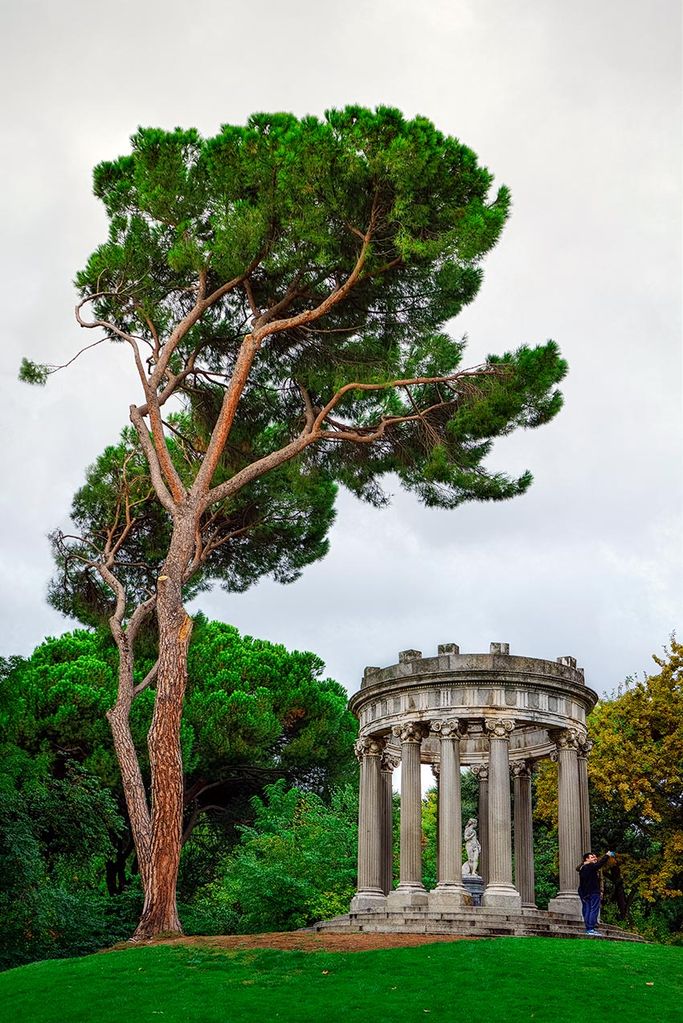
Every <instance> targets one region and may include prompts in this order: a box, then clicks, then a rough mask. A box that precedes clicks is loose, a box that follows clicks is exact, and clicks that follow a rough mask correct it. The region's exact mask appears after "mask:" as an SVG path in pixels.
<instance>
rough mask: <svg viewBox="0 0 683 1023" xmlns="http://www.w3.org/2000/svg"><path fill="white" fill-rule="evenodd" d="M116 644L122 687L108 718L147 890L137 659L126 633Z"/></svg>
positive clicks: (147, 847) (146, 828) (146, 819)
mask: <svg viewBox="0 0 683 1023" xmlns="http://www.w3.org/2000/svg"><path fill="white" fill-rule="evenodd" d="M116 643H117V646H118V650H119V686H118V693H117V697H116V703H115V704H114V706H113V707H112V708H111V709H110V710H108V711H107V718H108V720H109V725H110V727H111V734H112V737H113V740H114V750H115V752H116V758H117V760H118V762H119V769H120V771H121V783H122V785H123V794H124V797H125V800H126V809H127V811H128V819H129V821H130V830H131V834H132V836H133V842H134V844H135V851H136V853H137V857H138V866H139V870H140V878H141V880H142V889H143V891H146V890H147V882H148V877H149V862H150V850H151V838H152V835H151V826H150V819H149V809H148V806H147V794H146V792H145V785H144V782H143V780H142V772H141V771H140V764H139V762H138V755H137V751H136V749H135V745H134V743H133V736H132V735H131V731H130V708H131V703H132V701H133V656H132V653H131V650H130V649H129V643H128V637H127V636H126V634H125V633H121V634H119V635H118V636H117V637H116Z"/></svg>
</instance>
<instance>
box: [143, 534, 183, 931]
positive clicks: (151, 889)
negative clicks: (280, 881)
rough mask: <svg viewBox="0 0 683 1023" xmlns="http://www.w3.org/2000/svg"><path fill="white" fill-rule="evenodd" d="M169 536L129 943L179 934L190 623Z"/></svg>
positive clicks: (179, 547) (178, 558)
mask: <svg viewBox="0 0 683 1023" xmlns="http://www.w3.org/2000/svg"><path fill="white" fill-rule="evenodd" d="M174 533H175V536H174V540H175V541H176V542H175V543H174V542H173V541H172V542H171V547H170V550H169V555H168V558H167V559H166V565H165V572H168V574H164V573H162V574H161V575H160V576H159V579H158V584H157V619H158V623H159V671H158V675H157V683H156V699H155V701H154V714H153V716H152V724H151V726H150V729H149V733H148V736H147V745H148V749H149V763H150V770H151V782H152V812H151V822H152V823H151V848H150V861H149V878H148V883H147V885H146V886H145V902H144V906H143V910H142V916H141V918H140V922H139V924H138V927H137V930H136V931H135V934H134V936H133V940H141V939H146V938H151V937H154V936H155V935H157V934H162V933H172V934H180V933H182V928H181V925H180V919H179V917H178V910H177V906H176V883H177V879H178V867H179V863H180V849H181V836H182V820H183V763H182V753H181V747H180V723H181V719H182V712H183V702H184V697H185V688H186V684H187V651H188V647H189V643H190V634H191V632H192V619H191V618H190V617H189V615H188V614H187V613H186V611H185V609H184V607H183V602H182V582H181V580H182V570H183V568H184V564H185V563H186V561H185V557H184V556H183V555H186V552H187V541H188V531H187V530H185V529H182V527H181V528H178V525H176V529H175V530H174ZM189 535H190V536H191V535H192V534H191V533H190V534H189ZM183 540H185V543H183ZM171 570H172V571H173V576H171Z"/></svg>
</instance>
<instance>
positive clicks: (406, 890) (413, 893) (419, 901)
mask: <svg viewBox="0 0 683 1023" xmlns="http://www.w3.org/2000/svg"><path fill="white" fill-rule="evenodd" d="M428 903H429V896H428V895H427V889H426V888H425V887H424V885H399V886H398V888H395V889H394V891H393V892H389V894H388V895H387V909H388V910H391V911H394V910H401V909H413V908H415V907H418V906H426V905H427V904H428Z"/></svg>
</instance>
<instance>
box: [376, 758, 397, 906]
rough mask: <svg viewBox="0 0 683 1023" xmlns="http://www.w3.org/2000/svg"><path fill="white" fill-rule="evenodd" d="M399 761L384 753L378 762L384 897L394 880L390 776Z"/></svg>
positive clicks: (392, 812)
mask: <svg viewBox="0 0 683 1023" xmlns="http://www.w3.org/2000/svg"><path fill="white" fill-rule="evenodd" d="M399 763H400V760H399V758H398V757H395V756H392V755H391V754H390V753H387V752H386V751H385V752H384V753H383V754H382V757H381V760H380V773H381V776H382V782H381V785H382V793H381V801H382V808H381V813H380V828H381V836H380V844H381V862H382V890H383V892H384V894H385V895H388V894H389V892H390V891H391V888H392V885H393V879H394V857H393V852H394V849H393V845H394V799H393V787H392V776H393V773H394V770H395V769H396V768H397V767H398V765H399Z"/></svg>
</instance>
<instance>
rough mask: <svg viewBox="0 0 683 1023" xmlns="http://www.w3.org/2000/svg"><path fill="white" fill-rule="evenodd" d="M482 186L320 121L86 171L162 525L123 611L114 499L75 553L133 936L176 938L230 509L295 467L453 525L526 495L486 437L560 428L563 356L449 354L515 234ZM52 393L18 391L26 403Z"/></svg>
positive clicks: (386, 131) (455, 162)
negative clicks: (198, 654) (464, 364)
mask: <svg viewBox="0 0 683 1023" xmlns="http://www.w3.org/2000/svg"><path fill="white" fill-rule="evenodd" d="M491 183H492V177H491V175H490V174H489V172H488V171H487V170H485V169H484V168H482V167H480V166H479V165H478V163H477V160H476V157H475V154H474V153H473V152H472V151H471V150H469V149H467V147H465V146H463V145H462V144H461V143H459V142H458V141H457V140H455V139H452V138H448V137H445V136H443V135H442V134H441V133H439V132H438V131H436V129H435V128H434V126H433V125H432V124H431V123H430V122H429V121H427V120H426V119H424V118H416V119H414V120H412V121H406V120H405V119H404V118H403V117H402V115H401V114H400V113H399V112H398V111H396V110H392V109H388V108H380V109H378V110H377V111H376V112H372V111H369V110H365V109H362V108H358V107H349V108H346V109H345V110H342V111H330V112H328V113H327V114H326V116H325V118H324V120H319V119H317V118H314V117H305V118H303V119H301V120H297V119H296V118H294V117H293V116H291V115H288V114H278V115H255V116H253V117H252V118H250V120H249V122H248V123H247V125H246V126H245V127H235V126H230V125H226V126H224V128H223V129H222V130H221V132H220V133H219V134H218V135H217V136H216V137H215V138H212V139H207V140H202V139H201V138H200V137H199V135H198V134H197V133H196V132H195V131H181V130H176V131H174V132H163V131H160V130H155V129H141V130H139V131H138V132H137V133H136V135H135V136H134V137H133V140H132V152H131V154H130V155H128V156H125V157H122V158H121V159H119V160H116V161H114V162H108V163H103V164H100V165H99V166H98V167H97V168H96V170H95V193H96V195H97V196H98V197H99V198H101V199H102V201H103V203H104V205H105V208H106V211H107V214H108V216H109V221H110V232H109V239H108V241H107V242H105V243H104V244H103V245H102V246H100V247H99V248H98V249H97V250H96V251H95V252H94V253H93V255H92V256H91V258H90V260H89V262H88V265H87V266H86V268H85V269H84V270H83V271H82V272H81V273H80V274H79V275H78V277H77V285H78V288H79V290H80V293H81V301H80V303H79V305H78V307H77V318H78V321H79V323H81V325H82V326H84V327H86V328H90V329H95V330H100V331H102V334H103V338H109V339H111V340H114V341H118V342H124V343H125V344H127V345H128V346H129V348H130V351H131V354H132V357H133V360H134V363H135V366H136V368H137V371H138V376H139V380H140V386H141V390H142V396H141V401H140V402H139V403H138V404H134V405H131V408H130V417H131V422H132V424H133V426H134V428H135V430H136V432H137V436H138V441H139V444H140V447H141V449H142V451H143V452H144V455H145V459H146V461H147V465H148V470H149V480H150V482H151V485H152V486H153V488H154V492H155V495H156V497H157V498H158V500H159V502H160V504H161V505H162V507H163V509H164V511H165V512H166V515H167V516H168V518H169V523H170V524H169V541H168V547H167V549H166V556H165V558H164V561H163V564H162V566H161V571H160V572H159V574H158V575H157V577H156V580H155V585H154V590H153V592H151V593H149V595H147V596H146V597H145V598H144V599H143V600H141V601H140V602H138V603H137V604H136V605H135V606H133V602H132V601H130V600H129V598H128V596H127V593H126V588H125V582H124V577H125V576H124V577H122V575H121V573H120V572H119V564H118V560H117V559H118V557H119V554H120V552H121V551H122V549H123V545H124V544H125V541H126V539H127V537H128V536H129V535H130V533H131V531H132V530H133V529H134V528H135V523H134V521H133V519H134V516H133V515H131V507H132V504H133V501H131V500H129V499H128V498H127V497H126V490H127V488H126V487H124V496H123V498H122V501H121V502H119V503H115V507H117V508H119V509H120V510H119V511H118V513H117V517H116V522H115V524H114V525H113V528H110V529H108V530H107V531H106V534H105V536H104V542H103V543H102V541H101V539H100V541H99V542H96V541H93V538H91V537H81V538H80V539H79V540H76V541H75V543H76V544H77V545H78V544H81V543H84V542H87V544H88V546H89V549H90V550H91V551H92V554H91V559H90V560H91V562H92V565H93V566H94V567H95V568H96V569H97V571H98V572H99V573H100V575H101V577H102V579H103V581H104V583H105V584H106V585H107V586H109V587H110V589H111V590H112V592H113V593H114V595H115V610H114V613H113V614H112V616H111V618H110V623H111V628H112V632H113V635H114V638H115V640H116V643H117V646H118V650H119V661H120V669H119V671H120V674H119V689H118V696H117V700H116V703H115V705H114V706H113V707H112V708H111V710H110V711H109V720H110V723H111V726H112V730H113V733H114V736H115V743H116V749H117V756H118V759H119V763H120V765H121V772H122V778H123V786H124V791H125V793H126V801H127V804H128V811H129V817H130V820H131V826H132V829H133V835H134V839H135V845H136V849H137V854H138V859H139V861H140V867H141V874H142V879H143V885H144V889H145V906H144V909H143V914H142V918H141V920H140V924H139V927H138V930H137V932H136V935H137V937H146V936H149V935H152V934H154V933H157V932H159V931H177V930H179V929H180V921H179V919H178V914H177V909H176V895H175V886H176V878H177V869H178V861H179V855H180V846H181V823H182V804H183V786H182V779H183V770H182V763H181V738H180V736H181V718H182V708H183V701H184V692H185V687H186V677H187V651H188V645H189V640H190V633H191V619H190V617H189V616H188V615H187V613H186V611H185V608H184V603H183V601H184V594H185V591H186V588H187V586H188V585H189V584H190V583H191V581H192V579H193V578H194V577H195V576H196V573H198V572H200V571H202V570H203V569H204V568H205V567H206V568H207V570H209V562H210V560H211V556H212V554H213V552H214V551H215V550H216V549H217V546H219V545H223V544H225V546H226V548H227V551H228V556H229V546H230V542H231V529H232V526H231V523H232V521H233V520H232V518H231V513H232V509H233V507H234V504H235V502H236V501H239V500H240V498H239V496H238V495H240V494H241V493H242V492H243V491H244V490H245V488H251V487H253V486H255V485H256V484H257V483H258V481H260V480H262V479H263V478H264V477H266V476H267V474H269V473H271V472H274V471H277V470H279V469H280V468H281V467H282V466H284V465H286V464H288V463H290V462H292V461H293V460H296V462H295V466H296V468H295V469H293V470H292V471H293V472H295V473H296V474H301V475H302V476H306V475H307V474H308V473H311V472H313V473H316V474H322V476H323V477H324V478H325V479H327V480H334V481H336V482H338V483H342V484H344V485H345V486H347V487H349V488H350V489H351V490H352V491H353V492H354V493H356V494H358V495H359V496H361V497H364V498H366V499H369V500H373V501H376V502H379V501H381V500H382V499H383V496H382V492H381V490H380V487H379V482H378V481H379V479H380V478H381V477H382V476H383V475H385V474H387V473H393V474H395V475H396V476H397V477H398V478H399V480H400V481H401V483H402V484H403V485H404V486H405V487H406V488H407V489H409V490H412V491H413V492H415V493H416V494H417V495H418V496H419V497H420V498H421V499H422V500H424V501H425V502H426V503H428V504H434V505H442V506H445V507H454V506H455V505H457V504H459V503H460V502H462V501H465V500H469V499H477V500H501V499H504V498H508V497H512V496H514V495H515V494H519V493H521V492H523V491H524V490H525V489H526V488H527V487H528V486H529V483H530V480H531V477H530V475H529V474H528V473H525V474H523V475H522V476H521V477H519V478H518V479H510V478H508V477H506V476H505V475H504V474H500V473H490V472H487V471H486V469H485V468H484V464H483V462H484V459H485V457H486V455H487V454H488V452H489V450H490V446H491V439H492V438H495V437H497V436H502V435H504V434H506V433H509V432H510V431H512V430H514V429H515V428H517V427H533V426H538V425H540V424H541V423H544V422H547V421H548V420H549V419H550V418H552V416H553V415H554V414H555V413H556V412H557V411H558V409H559V408H560V405H561V397H560V395H559V393H558V392H557V390H556V385H557V383H558V382H559V380H560V379H561V378H562V377H563V375H564V373H565V370H566V366H565V364H564V362H563V361H562V360H561V359H560V357H559V355H558V351H557V348H556V346H555V345H554V344H553V343H552V342H548V343H547V344H546V345H544V346H540V347H538V348H534V349H530V348H527V347H523V348H520V349H519V350H518V351H516V352H515V353H508V354H505V355H503V356H500V357H494V356H491V357H489V359H488V360H487V362H486V363H485V364H484V365H482V366H479V367H477V368H475V369H474V370H469V371H468V370H464V369H462V368H460V362H461V358H462V352H463V344H462V343H459V342H455V341H453V340H452V339H451V338H450V337H449V336H448V335H447V334H446V333H444V332H443V325H444V324H445V323H446V321H447V320H449V319H450V318H451V317H453V316H455V315H456V314H457V313H458V312H459V311H460V309H461V308H462V307H463V305H464V304H466V303H467V302H469V301H471V299H472V298H473V297H474V296H475V294H476V292H477V290H478V288H479V285H480V282H481V268H480V263H481V260H482V257H483V256H484V255H485V254H486V252H487V251H488V250H489V249H490V248H491V247H492V246H493V245H494V244H495V242H496V240H497V239H498V236H499V234H500V231H501V229H502V227H503V224H504V222H505V219H506V217H507V214H508V210H509V194H508V192H507V190H506V189H505V188H501V189H499V190H498V192H497V194H496V195H495V196H494V197H493V198H491V197H490V195H489V190H490V187H491ZM88 309H90V310H91V311H90V313H89V312H87V310H88ZM48 373H49V368H48V367H41V366H38V365H36V364H33V363H29V362H25V363H24V366H23V369H22V376H23V378H24V379H26V380H29V381H39V382H40V381H44V380H45V378H46V376H47V374H48ZM171 399H176V403H177V401H178V400H179V401H180V404H181V407H182V412H181V415H184V416H186V417H187V420H186V421H187V423H191V424H192V427H191V428H192V430H194V429H195V427H196V426H197V425H198V424H199V425H200V426H201V428H202V429H203V431H204V432H203V433H202V434H200V443H194V441H193V439H192V436H190V437H189V438H188V437H187V436H186V434H183V437H184V438H185V440H187V441H188V443H187V444H186V450H187V451H190V450H191V448H192V449H194V451H195V452H196V457H194V456H193V457H190V458H189V460H188V462H187V470H186V471H185V470H184V469H183V470H182V471H181V469H179V467H178V465H177V463H176V461H175V460H174V458H173V457H172V454H171V453H170V451H169V436H170V434H172V433H173V432H174V430H175V427H174V425H173V424H172V423H171V421H170V419H169V416H168V410H169V408H171V407H172V406H170V405H169V402H170V401H171ZM180 432H181V433H182V429H181V431H180ZM224 523H225V524H227V525H225V526H224ZM209 574H210V572H209ZM152 613H154V614H155V615H156V621H157V626H158V637H159V658H158V663H157V665H156V667H155V668H154V669H153V678H154V680H155V691H156V699H155V709H154V714H153V719H152V724H151V728H150V732H149V737H148V751H149V761H150V770H151V793H150V800H149V802H148V799H147V793H146V791H145V787H144V784H143V779H142V775H141V772H140V768H139V764H138V761H137V755H136V751H135V747H134V744H133V742H132V738H131V734H130V728H129V723H128V722H129V716H130V710H131V706H132V701H133V698H134V696H135V691H136V686H135V684H134V682H133V673H134V649H135V641H136V638H137V636H138V634H139V630H140V628H141V625H142V624H143V622H144V621H145V619H147V618H148V617H149V616H150V615H151V614H152ZM146 681H148V680H144V681H143V683H140V685H143V684H145V682H146Z"/></svg>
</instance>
